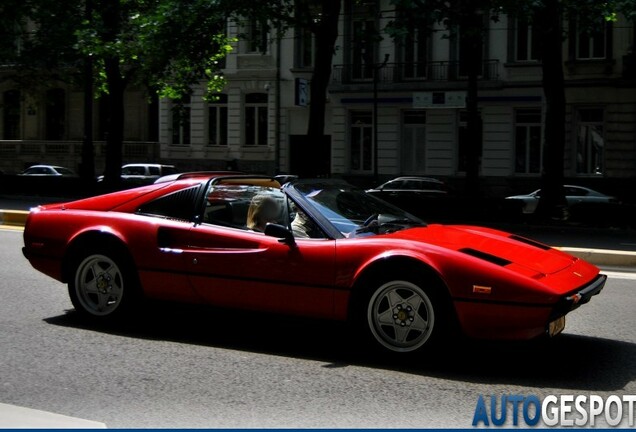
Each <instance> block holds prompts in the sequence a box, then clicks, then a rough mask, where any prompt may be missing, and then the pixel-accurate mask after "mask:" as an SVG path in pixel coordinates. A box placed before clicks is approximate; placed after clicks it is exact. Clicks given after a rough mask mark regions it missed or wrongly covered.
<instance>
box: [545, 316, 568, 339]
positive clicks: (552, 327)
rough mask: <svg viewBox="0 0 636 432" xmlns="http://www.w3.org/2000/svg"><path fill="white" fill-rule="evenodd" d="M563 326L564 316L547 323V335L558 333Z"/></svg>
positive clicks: (552, 335)
mask: <svg viewBox="0 0 636 432" xmlns="http://www.w3.org/2000/svg"><path fill="white" fill-rule="evenodd" d="M564 328H565V316H562V317H561V318H557V319H556V320H554V321H552V322H551V323H550V324H548V336H550V337H554V336H556V335H558V334H559V333H561V332H562V331H563V329H564Z"/></svg>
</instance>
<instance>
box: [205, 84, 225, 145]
mask: <svg viewBox="0 0 636 432" xmlns="http://www.w3.org/2000/svg"><path fill="white" fill-rule="evenodd" d="M208 144H209V145H213V146H214V145H223V146H224V145H227V95H226V94H220V95H218V96H217V99H216V100H215V101H213V102H210V104H209V105H208Z"/></svg>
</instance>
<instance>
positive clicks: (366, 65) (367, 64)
mask: <svg viewBox="0 0 636 432" xmlns="http://www.w3.org/2000/svg"><path fill="white" fill-rule="evenodd" d="M352 33H353V41H352V52H351V57H352V63H353V64H352V70H351V78H352V79H354V80H370V79H372V78H373V66H374V65H373V63H374V61H375V51H374V45H375V43H374V40H375V37H376V36H375V23H374V22H373V21H372V20H368V19H366V16H365V18H364V19H356V20H354V21H353V23H352Z"/></svg>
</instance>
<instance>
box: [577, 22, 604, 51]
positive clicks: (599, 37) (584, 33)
mask: <svg viewBox="0 0 636 432" xmlns="http://www.w3.org/2000/svg"><path fill="white" fill-rule="evenodd" d="M606 43H607V25H606V24H605V22H603V23H599V24H598V25H596V26H594V27H593V28H589V29H579V30H578V31H577V34H576V58H577V59H578V60H594V59H604V58H606V57H607V52H606Z"/></svg>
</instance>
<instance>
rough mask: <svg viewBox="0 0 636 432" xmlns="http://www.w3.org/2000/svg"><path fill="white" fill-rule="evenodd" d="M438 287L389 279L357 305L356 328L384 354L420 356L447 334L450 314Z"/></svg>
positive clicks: (432, 284)
mask: <svg viewBox="0 0 636 432" xmlns="http://www.w3.org/2000/svg"><path fill="white" fill-rule="evenodd" d="M439 288H440V287H439V284H438V283H435V282H429V281H426V280H421V281H417V282H416V281H412V280H402V279H388V280H386V279H385V280H384V281H383V282H381V283H379V284H377V286H375V288H372V289H370V290H367V291H366V293H365V294H366V295H363V296H361V298H360V300H361V301H358V302H357V306H356V308H357V309H358V310H357V311H356V314H355V315H356V317H357V318H356V320H357V321H358V323H357V326H358V328H359V329H361V330H362V331H363V332H364V333H365V339H367V340H370V341H371V343H372V345H374V346H375V347H376V348H382V349H383V350H384V351H385V352H395V353H403V354H407V353H419V352H422V351H425V350H428V349H429V348H431V347H432V346H434V345H437V343H438V342H439V341H440V340H441V339H442V338H443V336H444V335H446V334H448V329H449V325H448V324H449V321H450V311H449V309H450V308H449V307H448V305H447V304H446V303H447V302H445V301H444V300H443V298H441V297H442V296H441V295H440V293H439Z"/></svg>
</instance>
